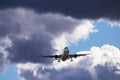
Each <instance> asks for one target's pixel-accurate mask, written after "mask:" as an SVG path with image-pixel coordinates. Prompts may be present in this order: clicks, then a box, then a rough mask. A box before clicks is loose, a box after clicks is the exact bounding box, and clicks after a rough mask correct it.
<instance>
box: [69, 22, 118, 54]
mask: <svg viewBox="0 0 120 80" xmlns="http://www.w3.org/2000/svg"><path fill="white" fill-rule="evenodd" d="M94 25H95V27H96V29H98V32H96V33H92V34H90V36H89V38H88V39H87V40H80V41H79V42H78V43H77V45H76V44H75V45H74V44H70V49H71V50H72V51H71V52H72V53H75V52H76V51H81V50H83V51H84V50H89V49H90V47H92V46H97V47H101V46H103V45H104V44H110V45H113V46H116V47H118V48H120V45H119V43H120V37H119V34H120V27H118V26H113V27H111V25H110V24H109V23H107V21H105V20H104V21H100V22H95V23H94Z"/></svg>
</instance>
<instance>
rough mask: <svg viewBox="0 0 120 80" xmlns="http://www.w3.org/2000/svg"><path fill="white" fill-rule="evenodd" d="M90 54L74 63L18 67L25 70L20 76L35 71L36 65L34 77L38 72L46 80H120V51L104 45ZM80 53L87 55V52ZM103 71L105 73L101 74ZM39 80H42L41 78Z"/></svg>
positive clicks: (94, 48) (93, 49)
mask: <svg viewBox="0 0 120 80" xmlns="http://www.w3.org/2000/svg"><path fill="white" fill-rule="evenodd" d="M89 52H91V53H92V54H91V55H89V56H86V57H79V58H77V59H74V61H73V62H70V61H69V60H68V61H66V62H60V63H58V62H57V61H54V62H53V64H51V65H40V64H37V65H36V64H34V63H32V64H30V65H29V66H28V64H24V65H21V66H19V65H18V69H19V70H20V69H22V68H24V70H23V71H21V73H19V75H21V74H22V73H26V72H27V71H29V70H31V69H32V70H33V68H32V67H33V65H34V69H35V70H33V72H32V75H34V71H36V70H37V72H36V74H38V75H44V76H42V79H44V78H45V77H47V79H46V80H53V79H57V77H59V78H58V80H61V79H62V80H63V79H69V80H72V79H73V78H74V79H77V80H78V79H80V78H81V79H82V80H86V79H89V80H93V79H94V80H101V79H102V80H113V79H114V80H119V79H118V78H120V77H119V76H120V74H119V73H120V72H119V71H120V67H119V66H120V60H119V59H120V58H119V56H120V50H119V49H118V48H117V47H115V46H112V45H103V46H102V47H92V48H91V49H90V51H89ZM78 53H79V54H80V53H85V51H83V52H78ZM38 65H39V66H38ZM26 66H27V68H26ZM104 69H105V70H104ZM101 70H104V71H103V72H101ZM104 73H107V74H104ZM104 75H106V76H104ZM102 76H104V77H102ZM21 77H24V78H25V79H26V80H28V79H27V77H26V76H25V75H24V76H21ZM34 77H35V76H34ZM66 77H67V78H66ZM39 79H41V78H40V77H39ZM42 79H41V80H42ZM36 80H37V79H36Z"/></svg>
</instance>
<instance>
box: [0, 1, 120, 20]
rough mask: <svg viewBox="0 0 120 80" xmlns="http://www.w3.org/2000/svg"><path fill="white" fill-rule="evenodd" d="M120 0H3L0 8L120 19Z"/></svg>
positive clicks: (78, 16) (80, 16) (0, 2)
mask: <svg viewBox="0 0 120 80" xmlns="http://www.w3.org/2000/svg"><path fill="white" fill-rule="evenodd" d="M119 4H120V1H119V0H51V1H49V0H17V1H16V0H2V1H0V8H1V9H6V8H16V7H25V8H30V9H34V10H35V11H37V12H39V13H41V12H42V13H43V12H55V13H56V12H57V13H62V14H64V15H69V16H73V17H76V18H91V19H97V18H109V19H120V9H119V7H120V5H119Z"/></svg>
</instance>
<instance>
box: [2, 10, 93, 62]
mask: <svg viewBox="0 0 120 80" xmlns="http://www.w3.org/2000/svg"><path fill="white" fill-rule="evenodd" d="M0 17H1V18H0V29H1V31H2V32H1V35H0V38H1V39H3V40H4V38H6V37H7V39H8V40H9V41H10V42H11V46H7V47H6V48H5V51H7V52H8V55H7V58H6V59H7V60H8V61H9V62H10V63H25V62H34V63H46V64H48V63H51V62H52V60H47V59H43V58H40V56H42V55H51V54H55V51H56V50H55V47H56V49H58V48H57V47H58V46H55V44H56V45H59V44H57V43H58V42H60V41H56V42H54V40H55V39H57V38H61V36H62V35H65V36H64V38H65V40H68V39H69V42H76V41H78V40H80V39H83V38H85V37H87V36H89V34H90V33H92V32H95V27H94V26H93V25H92V22H91V21H89V20H78V19H75V18H72V17H70V16H65V15H62V14H57V13H42V14H38V13H36V12H35V11H33V10H32V9H24V8H14V9H6V10H1V11H0ZM2 20H3V21H2ZM78 29H79V30H78ZM80 30H81V31H80ZM82 30H84V31H82ZM69 34H70V35H69ZM76 34H80V35H77V36H76V37H74V36H75V35H76ZM64 43H65V44H68V42H67V43H66V42H64V41H61V45H63V44H64ZM1 46H2V45H1ZM63 47H64V46H62V48H63Z"/></svg>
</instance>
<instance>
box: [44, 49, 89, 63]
mask: <svg viewBox="0 0 120 80" xmlns="http://www.w3.org/2000/svg"><path fill="white" fill-rule="evenodd" d="M86 55H88V54H69V49H68V47H65V48H64V52H63V54H62V55H49V56H43V57H45V58H55V59H58V62H60V60H62V61H66V60H68V59H71V60H70V61H71V62H72V61H73V59H72V58H77V57H78V56H86Z"/></svg>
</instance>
